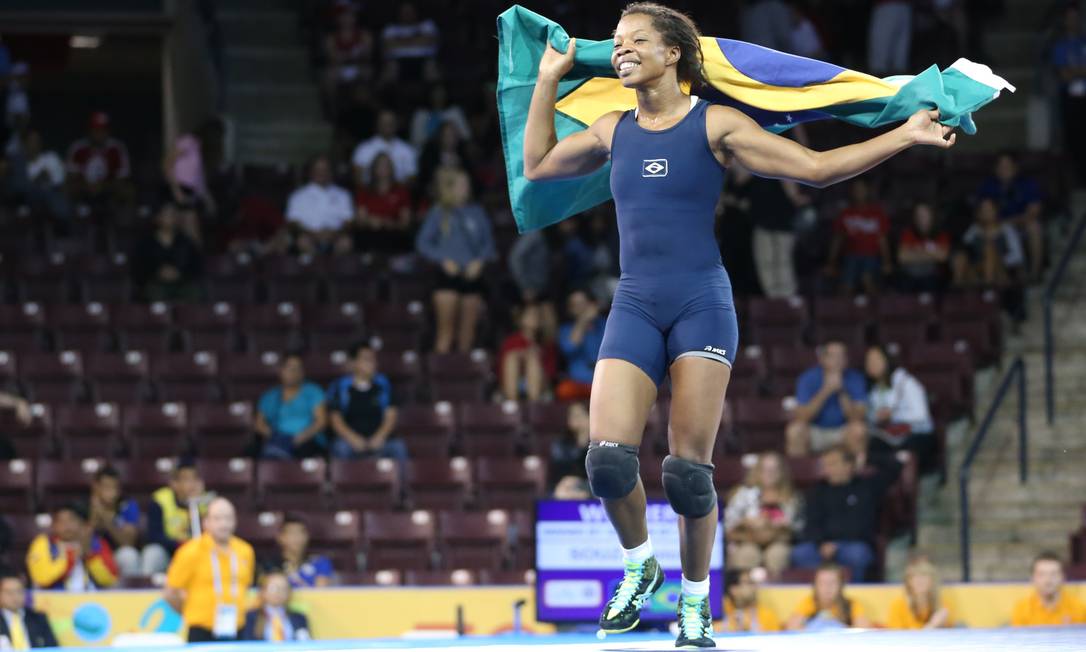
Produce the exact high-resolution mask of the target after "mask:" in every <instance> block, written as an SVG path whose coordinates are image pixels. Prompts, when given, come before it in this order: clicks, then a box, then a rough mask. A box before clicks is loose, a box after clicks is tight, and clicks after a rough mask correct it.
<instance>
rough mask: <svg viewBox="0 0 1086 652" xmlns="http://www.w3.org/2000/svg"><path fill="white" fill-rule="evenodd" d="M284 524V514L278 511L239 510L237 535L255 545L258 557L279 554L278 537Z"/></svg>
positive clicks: (254, 548)
mask: <svg viewBox="0 0 1086 652" xmlns="http://www.w3.org/2000/svg"><path fill="white" fill-rule="evenodd" d="M282 526H283V515H282V514H280V513H278V512H253V511H251V510H238V525H237V535H238V537H240V538H241V539H244V540H245V541H248V542H249V544H250V545H252V546H253V550H254V551H255V552H256V555H257V558H258V559H259V558H266V557H273V556H277V554H278V553H279V544H278V543H277V541H276V539H277V538H278V536H279V529H280V528H281V527H282Z"/></svg>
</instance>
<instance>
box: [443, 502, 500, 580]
mask: <svg viewBox="0 0 1086 652" xmlns="http://www.w3.org/2000/svg"><path fill="white" fill-rule="evenodd" d="M511 529H512V522H511V517H510V515H509V512H507V511H505V510H504V509H492V510H490V511H487V512H467V513H463V512H447V511H446V512H440V513H438V530H439V531H440V533H441V560H442V563H443V564H444V567H445V568H487V569H492V570H500V569H502V568H504V567H505V565H506V564H507V563H508V561H509V554H510V553H509V539H510V537H509V533H510V531H511Z"/></svg>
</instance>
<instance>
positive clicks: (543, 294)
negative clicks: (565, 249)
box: [509, 230, 558, 339]
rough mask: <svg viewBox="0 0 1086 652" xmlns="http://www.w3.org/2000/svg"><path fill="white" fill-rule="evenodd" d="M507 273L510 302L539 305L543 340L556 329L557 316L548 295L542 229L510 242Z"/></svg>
mask: <svg viewBox="0 0 1086 652" xmlns="http://www.w3.org/2000/svg"><path fill="white" fill-rule="evenodd" d="M509 274H510V276H511V278H512V281H513V284H514V285H515V287H516V296H515V298H513V302H514V303H523V304H532V305H536V306H538V307H539V311H540V321H541V329H542V332H543V337H544V339H553V338H554V337H555V335H557V332H558V316H557V314H556V313H555V310H554V302H553V301H552V297H551V289H550V288H551V252H550V247H549V246H548V245H547V239H546V238H545V237H544V236H543V231H542V230H537V231H530V232H528V233H525V234H523V235H521V236H519V237H517V239H516V240H515V241H513V246H512V248H511V249H510V250H509Z"/></svg>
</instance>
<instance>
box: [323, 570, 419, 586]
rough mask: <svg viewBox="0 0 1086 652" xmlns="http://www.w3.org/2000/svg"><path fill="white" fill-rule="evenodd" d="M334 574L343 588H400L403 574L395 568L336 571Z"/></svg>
mask: <svg viewBox="0 0 1086 652" xmlns="http://www.w3.org/2000/svg"><path fill="white" fill-rule="evenodd" d="M336 574H337V575H338V576H339V582H340V584H342V585H343V586H401V585H402V584H403V573H401V572H400V571H399V569H395V568H384V569H381V570H367V571H338V572H337V573H336Z"/></svg>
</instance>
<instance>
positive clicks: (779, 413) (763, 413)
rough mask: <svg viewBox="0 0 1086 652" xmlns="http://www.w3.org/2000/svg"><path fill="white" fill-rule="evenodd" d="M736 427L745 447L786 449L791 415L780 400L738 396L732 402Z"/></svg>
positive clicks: (761, 449)
mask: <svg viewBox="0 0 1086 652" xmlns="http://www.w3.org/2000/svg"><path fill="white" fill-rule="evenodd" d="M732 407H733V409H734V410H735V427H736V430H737V431H738V433H739V440H740V442H741V445H742V447H743V450H745V451H748V452H760V451H766V450H782V449H783V448H784V429H785V427H786V426H787V425H788V414H787V413H786V412H785V410H784V407H783V406H782V405H781V401H780V399H773V398H770V399H759V398H738V399H736V400H735V401H732Z"/></svg>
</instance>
